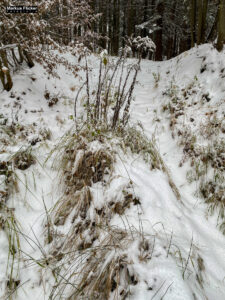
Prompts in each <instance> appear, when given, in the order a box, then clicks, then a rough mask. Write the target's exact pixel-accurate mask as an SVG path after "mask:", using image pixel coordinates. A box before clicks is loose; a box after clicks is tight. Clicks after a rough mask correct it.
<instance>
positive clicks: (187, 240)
mask: <svg viewBox="0 0 225 300" xmlns="http://www.w3.org/2000/svg"><path fill="white" fill-rule="evenodd" d="M65 57H66V59H68V60H69V61H70V62H73V61H74V60H75V58H74V56H72V55H70V54H66V55H65ZM131 61H132V60H131ZM89 62H90V64H91V65H92V66H93V74H94V75H93V78H92V80H93V81H95V80H96V79H97V74H98V58H97V57H95V56H91V57H89ZM57 73H58V74H59V76H60V78H48V75H47V74H46V73H45V71H44V70H43V68H42V67H41V66H39V65H36V66H35V67H34V68H32V69H28V68H24V69H23V70H18V71H16V72H15V74H14V75H13V81H14V86H13V89H12V90H11V91H10V92H6V91H2V92H1V93H0V107H1V111H0V114H1V118H0V122H1V123H0V124H1V127H0V163H1V165H0V172H1V173H0V174H1V176H0V178H1V187H0V191H1V194H0V196H1V195H2V198H0V199H2V200H1V201H2V202H1V205H0V297H2V298H0V299H10V297H11V299H19V300H26V299H31V298H32V299H65V298H64V295H62V294H61V295H60V294H59V293H58V294H57V296H56V293H55V294H54V295H53V293H52V294H51V292H52V291H53V290H54V286H57V284H58V282H60V280H61V278H62V277H63V273H62V272H61V273H59V274H60V275H59V276H61V277H57V276H56V275H55V274H57V269H56V267H57V268H59V263H57V262H55V261H54V254H52V252H51V251H52V244H53V242H54V241H53V242H52V243H48V242H46V231H47V230H48V224H49V222H50V223H51V220H50V221H49V220H48V219H49V218H51V217H52V215H51V214H50V210H51V209H52V208H53V207H54V206H55V205H56V203H57V201H58V200H59V199H60V198H61V197H62V194H63V189H62V186H61V185H60V183H62V180H63V179H62V177H61V176H60V170H59V169H57V167H53V165H54V166H55V163H58V162H60V160H62V159H63V157H60V156H59V155H58V156H55V155H54V154H53V155H50V154H51V153H52V152H53V150H55V148H56V145H57V144H58V143H59V141H60V139H61V138H63V137H65V134H66V132H67V131H68V130H69V129H70V128H72V127H73V126H74V117H73V114H74V99H75V94H76V91H77V90H78V88H79V87H80V86H81V85H82V84H83V80H84V79H82V76H83V77H84V76H85V74H82V72H80V76H78V77H77V78H74V76H72V75H71V73H70V72H69V71H65V69H64V67H63V66H59V67H58V70H57ZM171 99H172V102H171ZM171 103H172V104H171ZM173 104H174V106H173ZM171 105H172V107H171ZM78 112H80V113H81V112H82V109H81V108H80V109H79V110H78ZM209 115H210V116H211V115H212V117H213V118H215V117H216V120H217V122H218V124H219V125H217V126H215V128H216V129H215V132H214V131H213V133H212V134H211V133H208V131H207V132H206V131H205V129H207V128H208V127H207V126H209V122H211V119H210V118H209V117H208V116H209ZM224 116H225V53H224V52H222V53H218V52H217V51H216V50H215V49H213V48H212V46H211V45H203V46H201V47H199V48H194V49H192V50H190V51H188V52H185V53H183V54H182V55H180V56H179V57H176V58H174V59H172V60H170V61H165V62H151V61H146V60H143V61H142V63H141V71H140V73H139V75H138V84H137V86H136V88H135V101H134V102H133V103H132V107H131V119H130V123H131V124H137V123H140V124H141V126H142V127H143V131H144V133H145V134H146V136H147V137H148V138H149V140H152V139H153V138H154V141H155V144H156V145H155V146H156V148H157V150H158V152H159V154H160V156H161V157H162V159H163V161H164V163H165V165H166V167H167V172H163V171H162V170H158V169H153V170H152V169H151V168H150V164H149V163H147V162H146V161H144V159H143V158H142V156H141V155H138V154H132V153H131V152H130V151H127V152H126V154H125V153H124V151H122V149H121V148H120V147H118V146H117V145H116V143H117V142H118V141H114V142H112V145H110V144H109V148H110V147H111V151H112V152H113V153H115V161H114V166H113V174H112V178H111V179H110V182H109V183H108V184H107V185H106V186H103V185H101V184H100V183H95V184H93V185H92V186H91V188H90V190H91V193H92V197H93V204H91V205H92V206H90V209H89V212H88V213H89V214H90V216H89V217H90V220H92V221H93V216H94V210H95V209H97V210H98V211H100V210H101V209H103V207H106V206H107V205H108V206H110V205H111V204H110V203H111V202H112V201H114V202H115V203H120V202H121V201H122V199H123V197H124V191H125V192H126V193H131V194H132V195H133V196H135V197H136V198H135V199H138V200H136V203H135V200H134V202H133V204H130V205H128V206H127V208H126V209H125V211H124V213H123V214H120V213H118V211H117V209H116V208H114V212H115V213H114V214H112V216H111V215H110V224H109V226H110V228H120V229H121V230H122V229H123V230H124V229H126V231H127V232H128V236H129V238H127V240H129V242H127V245H128V246H127V249H126V246H124V247H122V249H120V250H118V249H117V250H115V253H114V252H113V253H114V254H112V251H111V252H110V253H111V255H114V256H113V257H116V258H117V260H119V258H120V259H122V258H121V257H123V260H124V261H123V264H124V265H126V268H127V270H128V271H126V272H125V271H124V270H123V271H120V275H121V274H122V273H123V274H125V275H124V276H125V277H126V276H128V275H127V274H129V276H128V277H129V278H130V279H129V280H128V279H127V278H125V279H123V280H122V275H121V282H120V286H119V287H118V292H117V293H116V292H115V291H114V290H113V291H112V293H111V296H109V299H125V298H126V299H138V300H139V299H140V300H142V299H143V300H145V299H146V300H147V299H155V300H157V299H165V300H166V299H167V300H168V299H169V300H186V299H188V300H189V299H190V300H191V299H209V300H214V299H216V300H217V299H218V300H223V299H225V236H224V235H223V234H222V231H221V230H219V225H220V223H221V221H218V218H217V217H218V211H217V210H216V209H215V211H214V212H213V214H212V215H211V214H209V211H208V205H207V204H206V203H205V202H204V200H203V199H202V197H200V194H199V192H198V187H199V182H198V180H187V173H188V172H189V171H190V170H191V168H192V167H193V166H192V165H191V160H194V159H195V158H194V157H193V156H192V154H191V153H192V152H188V151H186V150H184V148H185V146H187V141H188V138H189V137H190V136H191V138H192V136H193V135H194V136H195V141H194V144H195V145H197V146H198V147H202V146H205V145H206V146H207V145H208V144H207V140H210V139H211V140H210V142H211V141H212V142H214V140H222V139H224V130H223V128H224V123H223V122H224ZM12 122H14V123H13V125H12ZM213 124H214V123H213ZM136 126H137V127H138V126H139V125H136ZM139 127H140V126H139ZM218 127H219V130H218ZM213 128H214V127H213ZM187 130H189V131H188V133H185V132H186V131H187ZM213 130H214V129H213ZM185 134H186V136H185ZM204 134H206V135H204ZM209 134H210V136H209ZM184 136H185V138H184V139H185V142H184V141H183V140H182V138H183V137H184ZM62 141H63V142H64V140H62ZM197 146H196V147H197ZM90 147H92V148H93V149H96V147H99V145H98V144H96V143H95V142H92V144H91V145H90ZM92 148H91V149H92ZM24 149H26V150H27V149H29V151H32V154H33V156H34V159H35V161H36V162H35V163H34V164H31V166H29V168H26V167H25V170H23V167H22V168H18V160H15V159H13V158H14V157H15V155H18V153H21V151H23V150H24ZM185 149H186V148H185ZM191 149H192V148H191ZM192 150H193V149H192ZM18 151H19V152H18ZM80 151H81V150H80ZM80 153H81V152H80ZM185 154H186V156H185ZM223 155H224V154H223ZM221 157H222V156H221ZM56 159H57V160H58V161H56ZM6 161H10V162H12V163H8V165H7V166H5V165H4V164H3V162H6ZM223 163H224V161H222V164H223ZM56 165H57V164H56ZM220 169H222V167H221V168H220ZM222 171H223V169H222ZM10 172H11V173H10ZM210 172H211V173H212V169H210V167H209V174H208V173H207V175H206V176H208V177H209V179H210V180H211V177H210V176H212V174H211V173H210ZM9 173H10V174H9ZM222 173H223V174H224V172H222ZM188 174H190V172H189V173H188ZM7 176H8V177H7ZM10 176H11V177H10ZM193 176H194V175H193ZM12 178H13V180H12ZM7 180H8V181H10V180H11V181H13V184H12V185H13V186H12V187H11V188H10V191H9V192H8V193H9V196H8V199H7V201H6V202H5V204H4V203H3V200H5V199H6V198H7V197H6V196H4V193H5V192H7V188H6V186H5V185H6V184H7V182H6V183H4V182H5V181H7ZM206 182H207V180H206ZM172 187H176V188H175V189H174V188H172ZM4 197H5V198H4ZM223 197H224V196H223ZM108 206H107V207H108ZM15 220H16V221H15ZM15 222H16V223H15ZM73 223H74V221H73ZM46 224H47V225H46ZM74 224H75V225H76V222H75V223H74ZM75 225H71V220H67V221H66V223H65V225H64V226H58V228H57V229H55V230H57V231H58V235H60V234H63V233H64V234H65V233H67V234H68V233H69V232H70V227H71V228H73V226H75ZM59 233H60V234H59ZM85 234H86V235H87V232H86V233H85ZM18 239H20V243H18ZM102 239H103V237H102V236H100V237H99V240H100V241H101V242H102ZM74 243H75V242H74ZM99 243H100V242H99ZM93 245H94V246H96V247H97V246H98V245H99V244H98V241H94V244H93ZM93 245H92V246H93ZM14 248H17V249H14ZM71 248H72V246H71ZM19 249H20V251H19ZM18 253H20V263H19V265H18V261H17V259H18ZM98 255H99V254H98V253H97V254H96V259H99V260H100V257H98ZM118 257H119V258H118ZM116 258H115V261H116ZM71 259H72V258H71V257H70V261H69V262H68V261H67V262H66V263H65V266H66V264H67V265H68V264H71V265H72V266H73V267H71V268H73V270H72V269H71V270H72V271H73V272H74V270H76V269H77V271H79V270H80V269H79V268H80V265H81V264H82V263H81V261H79V262H78V263H77V262H76V263H75V262H73V261H71ZM107 259H108V261H109V260H110V259H112V258H110V257H108V258H106V260H105V261H104V264H103V265H106V264H107ZM125 261H126V264H125ZM103 265H102V268H104V266H103ZM12 266H13V269H12ZM67 268H68V267H67ZM123 269H125V267H124V268H123ZM72 271H71V272H72ZM67 275H68V274H67ZM67 275H65V277H66V276H67ZM90 276H92V275H91V274H90ZM65 282H66V281H64V283H63V284H65ZM74 282H76V281H75V279H74ZM126 282H129V286H127V283H126ZM66 283H67V284H68V282H66ZM69 283H70V285H72V284H71V282H69ZM68 285H69V284H68ZM124 290H125V291H126V293H125V292H124ZM66 292H67V291H66V290H65V293H66ZM57 297H58V298H57ZM74 297H75V298H71V299H97V298H98V296H97V295H96V296H95V297H94V298H93V296H92V298H87V297H85V296H84V298H78V297H77V298H76V296H74ZM110 297H111V298H110ZM100 299H104V298H100Z"/></svg>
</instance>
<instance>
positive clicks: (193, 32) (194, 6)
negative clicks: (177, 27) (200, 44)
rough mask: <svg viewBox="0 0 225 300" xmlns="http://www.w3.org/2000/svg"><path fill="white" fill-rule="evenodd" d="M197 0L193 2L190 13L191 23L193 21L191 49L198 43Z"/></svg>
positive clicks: (192, 0)
mask: <svg viewBox="0 0 225 300" xmlns="http://www.w3.org/2000/svg"><path fill="white" fill-rule="evenodd" d="M196 8H197V7H196V0H191V11H190V21H191V47H194V45H195V43H196V32H195V31H196Z"/></svg>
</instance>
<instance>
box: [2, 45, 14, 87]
mask: <svg viewBox="0 0 225 300" xmlns="http://www.w3.org/2000/svg"><path fill="white" fill-rule="evenodd" d="M0 60H1V61H0V78H1V81H2V85H3V88H4V90H6V91H10V90H11V88H12V86H13V83H12V78H11V75H10V72H9V66H8V61H7V55H6V51H4V50H0ZM3 67H6V68H7V69H8V70H7V71H5V72H4V71H3V70H2V68H3ZM5 77H6V79H7V81H6V80H5Z"/></svg>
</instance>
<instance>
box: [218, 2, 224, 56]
mask: <svg viewBox="0 0 225 300" xmlns="http://www.w3.org/2000/svg"><path fill="white" fill-rule="evenodd" d="M224 43H225V0H220V3H219V14H218V40H217V50H218V51H222V50H223V46H224Z"/></svg>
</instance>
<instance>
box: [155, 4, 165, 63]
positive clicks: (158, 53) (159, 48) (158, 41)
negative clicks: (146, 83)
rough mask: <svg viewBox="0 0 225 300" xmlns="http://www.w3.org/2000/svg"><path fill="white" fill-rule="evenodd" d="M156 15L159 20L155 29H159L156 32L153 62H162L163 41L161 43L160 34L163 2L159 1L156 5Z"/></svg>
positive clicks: (161, 30) (161, 31)
mask: <svg viewBox="0 0 225 300" xmlns="http://www.w3.org/2000/svg"><path fill="white" fill-rule="evenodd" d="M156 10H157V13H158V15H159V16H160V18H159V19H158V20H157V27H159V28H160V29H159V30H158V31H157V32H156V39H155V44H156V53H155V60H162V55H163V41H162V33H163V28H162V27H163V13H164V3H163V1H159V3H158V5H157V8H156Z"/></svg>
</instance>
